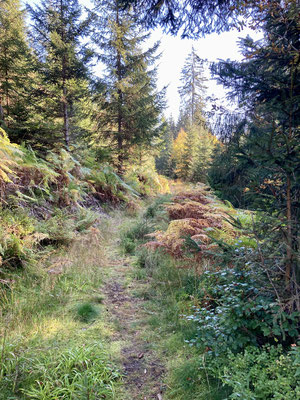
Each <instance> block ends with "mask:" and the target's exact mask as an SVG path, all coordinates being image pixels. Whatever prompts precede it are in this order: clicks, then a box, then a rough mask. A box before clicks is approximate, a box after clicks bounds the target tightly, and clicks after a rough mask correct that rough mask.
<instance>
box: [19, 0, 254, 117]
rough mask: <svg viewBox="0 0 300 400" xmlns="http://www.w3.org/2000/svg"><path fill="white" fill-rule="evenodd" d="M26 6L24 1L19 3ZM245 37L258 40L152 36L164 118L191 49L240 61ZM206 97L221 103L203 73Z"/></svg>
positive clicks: (174, 102) (219, 90) (175, 105)
mask: <svg viewBox="0 0 300 400" xmlns="http://www.w3.org/2000/svg"><path fill="white" fill-rule="evenodd" d="M39 2H40V0H27V3H30V4H37V3H39ZM23 3H26V0H23ZM80 3H81V4H82V5H84V6H87V7H92V1H91V0H80ZM247 34H249V35H250V36H252V37H253V38H255V39H258V38H260V35H261V34H260V33H259V32H254V31H252V30H250V29H244V30H243V31H242V32H238V31H231V32H225V33H222V34H219V35H218V34H211V35H208V36H207V37H205V38H201V39H199V40H197V41H192V40H189V39H181V38H180V37H179V36H176V37H174V36H171V35H167V34H164V33H163V32H162V31H161V30H160V29H156V30H155V31H153V32H152V34H151V38H150V39H149V40H148V42H147V43H145V49H146V48H148V47H150V46H151V45H152V44H153V43H154V42H156V41H157V40H160V41H161V45H160V52H161V53H162V56H161V58H160V60H159V62H158V78H157V86H158V89H159V90H160V89H162V88H163V87H165V86H168V88H167V92H166V102H167V108H166V109H165V112H164V113H165V115H166V116H167V117H170V116H171V115H172V116H173V118H174V119H175V120H176V119H177V118H178V115H179V107H180V98H179V94H178V87H179V86H180V74H181V70H182V67H183V65H184V62H185V59H186V57H187V56H188V54H189V53H190V52H191V49H192V46H193V45H194V48H195V50H196V53H197V54H198V56H199V57H200V58H202V59H207V60H208V61H217V60H218V59H231V60H241V59H242V56H241V54H240V52H239V46H238V43H237V42H238V39H239V38H241V37H246V36H247ZM95 73H96V74H97V75H98V76H100V77H101V75H102V74H103V68H102V66H101V65H98V66H97V67H96V68H95ZM206 78H207V79H208V81H207V87H208V90H207V95H208V96H210V97H211V96H214V97H217V98H219V99H220V102H224V101H225V100H224V98H225V91H224V89H223V87H222V86H221V85H217V84H216V82H215V81H214V80H213V79H211V77H210V76H209V73H208V72H207V76H206Z"/></svg>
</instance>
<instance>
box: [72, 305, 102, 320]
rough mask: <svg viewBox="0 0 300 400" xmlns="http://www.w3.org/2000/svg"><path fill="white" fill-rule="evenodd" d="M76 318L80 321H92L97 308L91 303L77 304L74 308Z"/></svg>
mask: <svg viewBox="0 0 300 400" xmlns="http://www.w3.org/2000/svg"><path fill="white" fill-rule="evenodd" d="M75 315H76V318H77V319H78V320H79V321H81V322H86V323H88V322H92V321H94V320H95V319H96V318H97V317H98V315H99V310H98V309H97V308H96V307H95V306H94V304H91V303H82V304H77V306H76V309H75Z"/></svg>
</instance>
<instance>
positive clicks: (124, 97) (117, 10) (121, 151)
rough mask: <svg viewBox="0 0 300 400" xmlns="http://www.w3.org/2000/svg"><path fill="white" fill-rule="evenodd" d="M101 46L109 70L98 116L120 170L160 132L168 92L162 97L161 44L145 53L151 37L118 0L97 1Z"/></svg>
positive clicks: (101, 132) (98, 37)
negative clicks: (158, 67)
mask: <svg viewBox="0 0 300 400" xmlns="http://www.w3.org/2000/svg"><path fill="white" fill-rule="evenodd" d="M95 3H96V10H97V13H98V20H97V30H98V32H97V36H96V44H97V45H98V47H99V48H100V50H101V49H102V52H101V55H100V58H101V60H102V62H103V63H104V64H105V66H106V77H105V78H106V79H105V82H106V95H105V98H104V99H103V104H102V105H101V108H100V111H99V115H98V127H99V133H100V135H101V136H103V137H104V138H105V139H106V140H107V143H108V145H109V146H110V147H111V149H112V152H113V154H114V155H115V157H116V164H117V167H118V172H119V173H120V174H122V173H123V172H124V163H125V162H126V161H127V160H128V159H129V156H130V151H131V150H132V149H133V148H134V147H143V148H147V147H149V146H151V144H152V142H153V138H154V137H157V136H158V135H159V134H160V132H161V123H160V113H161V110H162V107H163V95H164V94H163V93H157V91H156V84H155V76H156V69H155V68H152V70H150V69H149V67H150V66H151V65H153V64H154V62H155V60H156V57H155V56H154V54H155V52H156V51H157V49H158V44H156V45H154V47H152V48H151V49H149V50H147V51H145V52H143V51H142V50H141V44H142V43H143V42H144V41H145V39H146V38H147V37H148V35H145V34H143V32H142V31H141V28H140V27H138V26H137V25H136V22H135V21H134V19H133V18H132V16H131V15H130V14H129V13H128V11H124V10H123V8H122V7H121V2H120V1H119V0H104V1H100V0H99V1H96V2H95Z"/></svg>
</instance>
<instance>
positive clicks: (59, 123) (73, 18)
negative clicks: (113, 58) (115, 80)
mask: <svg viewBox="0 0 300 400" xmlns="http://www.w3.org/2000/svg"><path fill="white" fill-rule="evenodd" d="M28 9H29V11H30V14H31V17H32V19H33V30H32V36H33V38H34V46H35V49H36V51H37V54H38V58H39V68H40V72H41V74H42V88H41V89H42V90H41V92H40V96H43V97H44V102H42V101H41V102H40V112H41V114H43V115H44V117H45V119H46V122H47V123H48V125H52V131H58V132H61V134H62V135H60V136H58V137H57V138H56V137H54V138H52V141H54V142H55V141H57V140H58V142H60V141H61V136H63V139H64V143H65V146H66V148H67V149H69V147H70V142H71V137H72V135H74V133H75V132H76V129H77V127H76V124H75V121H76V111H77V110H78V109H80V107H79V106H78V103H80V100H81V99H82V98H85V97H86V96H87V92H88V83H87V79H88V72H89V71H88V65H89V61H90V59H91V57H92V52H91V51H90V50H89V48H88V47H87V46H86V45H85V44H84V39H85V38H86V36H87V35H88V32H89V20H88V19H83V17H82V7H81V6H80V4H79V2H78V0H50V1H42V2H41V4H40V5H38V6H36V7H35V8H34V7H31V6H28ZM44 127H45V125H44ZM45 129H46V130H47V126H46V127H45ZM48 139H50V138H48Z"/></svg>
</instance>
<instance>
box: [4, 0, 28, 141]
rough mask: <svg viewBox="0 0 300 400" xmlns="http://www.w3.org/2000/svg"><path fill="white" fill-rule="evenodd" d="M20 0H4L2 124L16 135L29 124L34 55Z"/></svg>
mask: <svg viewBox="0 0 300 400" xmlns="http://www.w3.org/2000/svg"><path fill="white" fill-rule="evenodd" d="M24 18H25V17H24V12H23V11H22V9H21V4H20V1H19V0H0V126H1V125H3V126H4V127H5V129H6V130H7V131H8V133H12V132H14V134H15V135H14V139H17V136H18V135H22V131H24V129H25V128H26V121H27V119H28V112H29V111H28V109H29V101H28V96H29V87H30V73H31V55H30V51H29V47H28V44H27V40H26V28H25V21H24Z"/></svg>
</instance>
